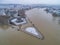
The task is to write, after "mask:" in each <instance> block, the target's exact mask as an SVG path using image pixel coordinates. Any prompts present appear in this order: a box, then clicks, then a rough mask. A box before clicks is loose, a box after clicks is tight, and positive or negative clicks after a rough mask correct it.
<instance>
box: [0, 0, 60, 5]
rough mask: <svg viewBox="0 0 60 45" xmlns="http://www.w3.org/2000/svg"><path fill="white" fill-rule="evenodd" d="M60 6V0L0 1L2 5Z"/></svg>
mask: <svg viewBox="0 0 60 45" xmlns="http://www.w3.org/2000/svg"><path fill="white" fill-rule="evenodd" d="M14 3H15V4H60V0H0V4H14Z"/></svg>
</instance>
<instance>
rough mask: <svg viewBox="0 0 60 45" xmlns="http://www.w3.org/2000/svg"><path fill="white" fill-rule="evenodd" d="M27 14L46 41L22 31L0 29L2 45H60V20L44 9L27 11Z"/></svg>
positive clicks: (0, 43) (0, 44) (0, 42)
mask: <svg viewBox="0 0 60 45" xmlns="http://www.w3.org/2000/svg"><path fill="white" fill-rule="evenodd" d="M26 14H27V17H28V18H29V19H30V21H32V23H33V24H35V26H36V27H37V28H38V29H39V31H40V32H41V33H42V34H43V35H44V37H45V38H44V40H40V39H37V38H35V37H33V36H30V35H28V34H25V33H24V32H21V31H10V30H13V29H10V28H9V27H8V29H6V28H7V27H4V28H3V29H2V28H0V45H60V25H59V18H54V17H52V15H51V14H49V13H48V14H47V13H46V12H45V11H44V10H43V9H37V8H36V9H32V10H29V11H26ZM4 29H5V30H4ZM9 29H10V30H9ZM6 30H7V31H6Z"/></svg>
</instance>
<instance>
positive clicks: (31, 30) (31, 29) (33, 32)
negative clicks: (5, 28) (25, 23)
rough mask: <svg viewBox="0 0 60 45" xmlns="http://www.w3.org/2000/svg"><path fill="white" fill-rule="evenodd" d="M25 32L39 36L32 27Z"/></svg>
mask: <svg viewBox="0 0 60 45" xmlns="http://www.w3.org/2000/svg"><path fill="white" fill-rule="evenodd" d="M26 31H27V32H29V33H32V34H34V35H39V34H38V32H37V31H36V29H35V28H34V27H28V28H26Z"/></svg>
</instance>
